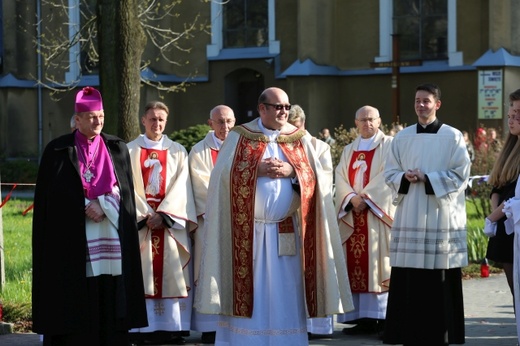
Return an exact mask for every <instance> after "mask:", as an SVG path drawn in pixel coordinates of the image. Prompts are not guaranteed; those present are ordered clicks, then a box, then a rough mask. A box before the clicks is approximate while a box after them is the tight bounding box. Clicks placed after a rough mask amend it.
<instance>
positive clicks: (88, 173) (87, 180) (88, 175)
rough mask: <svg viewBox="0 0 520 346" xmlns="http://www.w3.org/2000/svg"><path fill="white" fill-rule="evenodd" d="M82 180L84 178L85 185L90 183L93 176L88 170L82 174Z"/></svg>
mask: <svg viewBox="0 0 520 346" xmlns="http://www.w3.org/2000/svg"><path fill="white" fill-rule="evenodd" d="M83 178H85V181H86V182H87V183H90V180H91V179H92V178H94V174H92V172H91V171H90V169H87V170H86V171H85V173H83Z"/></svg>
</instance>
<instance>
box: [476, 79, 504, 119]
mask: <svg viewBox="0 0 520 346" xmlns="http://www.w3.org/2000/svg"><path fill="white" fill-rule="evenodd" d="M502 81H503V73H502V70H479V71H478V118H479V119H502V113H503V112H502V104H503V98H502V93H503V87H502V85H503V83H502Z"/></svg>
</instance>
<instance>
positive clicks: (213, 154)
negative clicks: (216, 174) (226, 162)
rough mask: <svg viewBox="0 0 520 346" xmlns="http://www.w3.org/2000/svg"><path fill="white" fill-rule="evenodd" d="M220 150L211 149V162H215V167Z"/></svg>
mask: <svg viewBox="0 0 520 346" xmlns="http://www.w3.org/2000/svg"><path fill="white" fill-rule="evenodd" d="M217 156H218V150H217V149H213V148H211V162H213V167H215V162H217Z"/></svg>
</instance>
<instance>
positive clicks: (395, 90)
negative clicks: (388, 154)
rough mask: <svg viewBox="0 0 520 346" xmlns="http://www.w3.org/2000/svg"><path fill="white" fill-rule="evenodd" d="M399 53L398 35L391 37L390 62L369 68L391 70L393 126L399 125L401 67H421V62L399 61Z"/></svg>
mask: <svg viewBox="0 0 520 346" xmlns="http://www.w3.org/2000/svg"><path fill="white" fill-rule="evenodd" d="M400 55H401V54H400V51H399V35H398V34H393V35H392V61H384V62H371V63H370V67H372V68H377V67H391V68H392V83H391V86H392V112H393V122H394V123H395V124H399V122H400V120H399V114H400V109H399V99H400V87H399V72H400V71H399V70H400V67H402V66H419V65H422V61H421V60H408V61H400V59H399V56H400Z"/></svg>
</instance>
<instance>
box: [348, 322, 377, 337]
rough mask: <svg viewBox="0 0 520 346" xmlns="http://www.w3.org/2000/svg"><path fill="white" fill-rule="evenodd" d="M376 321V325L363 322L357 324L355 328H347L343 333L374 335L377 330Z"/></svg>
mask: <svg viewBox="0 0 520 346" xmlns="http://www.w3.org/2000/svg"><path fill="white" fill-rule="evenodd" d="M376 326H377V324H376V321H374V323H372V322H370V323H367V322H363V323H359V324H356V325H355V326H354V327H346V328H343V330H342V331H341V332H342V333H343V334H345V335H360V334H374V333H376V332H377V330H376Z"/></svg>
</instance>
